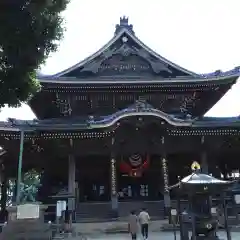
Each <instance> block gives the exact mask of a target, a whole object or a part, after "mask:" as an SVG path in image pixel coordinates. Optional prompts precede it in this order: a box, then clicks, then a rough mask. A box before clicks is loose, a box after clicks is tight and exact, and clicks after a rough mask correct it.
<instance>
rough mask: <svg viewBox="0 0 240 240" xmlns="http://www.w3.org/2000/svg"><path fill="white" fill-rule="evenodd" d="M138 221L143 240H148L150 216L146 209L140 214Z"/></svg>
mask: <svg viewBox="0 0 240 240" xmlns="http://www.w3.org/2000/svg"><path fill="white" fill-rule="evenodd" d="M138 219H139V223H140V226H141V232H142V236H143V239H145V240H146V239H147V238H148V224H149V221H150V216H149V214H148V212H147V210H146V209H145V208H143V209H142V211H141V212H140V214H139V216H138Z"/></svg>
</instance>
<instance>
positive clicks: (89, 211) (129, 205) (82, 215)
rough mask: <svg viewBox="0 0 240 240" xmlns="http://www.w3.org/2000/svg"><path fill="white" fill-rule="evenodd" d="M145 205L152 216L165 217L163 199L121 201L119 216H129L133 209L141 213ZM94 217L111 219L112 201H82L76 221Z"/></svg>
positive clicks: (84, 220)
mask: <svg viewBox="0 0 240 240" xmlns="http://www.w3.org/2000/svg"><path fill="white" fill-rule="evenodd" d="M143 207H144V208H146V209H147V211H148V212H149V215H150V216H151V217H153V218H156V219H163V218H164V205H163V202H162V201H156V202H154V201H153V202H150V201H149V202H143V201H141V202H140V201H139V202H137V201H136V202H119V204H118V213H119V218H125V217H128V215H129V213H130V212H131V211H132V210H135V211H136V213H139V212H140V210H141V209H142V208H143ZM92 219H104V220H107V219H111V203H109V202H106V203H80V204H79V207H78V208H77V211H76V222H86V220H89V221H90V220H91V221H92Z"/></svg>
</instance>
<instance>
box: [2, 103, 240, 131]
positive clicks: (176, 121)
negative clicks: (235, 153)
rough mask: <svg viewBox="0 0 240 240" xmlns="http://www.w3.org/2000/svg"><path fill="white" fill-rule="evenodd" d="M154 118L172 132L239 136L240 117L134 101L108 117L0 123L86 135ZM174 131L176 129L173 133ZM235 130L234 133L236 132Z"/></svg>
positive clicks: (6, 128)
mask: <svg viewBox="0 0 240 240" xmlns="http://www.w3.org/2000/svg"><path fill="white" fill-rule="evenodd" d="M136 116H139V117H146V116H149V117H154V118H156V119H159V123H161V122H163V121H164V122H165V123H167V124H169V125H170V126H173V127H175V128H180V129H181V128H183V129H186V128H187V129H188V130H194V129H195V130H196V129H214V128H216V129H217V128H229V129H231V128H234V129H235V130H236V129H237V130H236V131H237V132H238V133H240V117H231V118H216V117H202V118H195V119H193V118H191V116H188V115H187V116H185V117H184V118H183V117H182V116H181V117H178V116H174V115H169V114H166V113H164V112H162V111H160V110H158V109H155V108H154V107H152V106H151V105H150V104H147V103H145V102H141V101H136V102H135V103H134V104H132V105H131V106H129V107H127V108H125V109H123V110H120V111H117V112H116V113H114V114H111V115H108V116H101V117H95V116H89V117H85V118H84V117H76V118H58V119H45V120H31V121H24V120H17V119H9V120H8V121H7V122H0V130H1V131H13V132H18V131H20V130H25V131H36V130H39V131H52V130H54V131H63V130H67V131H74V130H83V131H86V132H88V131H89V132H91V131H95V130H97V131H99V130H104V129H108V128H112V127H113V126H117V125H118V123H119V122H121V121H122V120H124V119H125V118H129V117H136ZM175 130H176V129H175ZM235 130H234V131H235Z"/></svg>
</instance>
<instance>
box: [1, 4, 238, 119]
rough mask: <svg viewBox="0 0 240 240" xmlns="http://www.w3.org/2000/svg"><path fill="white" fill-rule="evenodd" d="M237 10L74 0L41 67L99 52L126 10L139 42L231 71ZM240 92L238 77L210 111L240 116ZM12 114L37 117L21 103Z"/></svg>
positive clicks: (188, 64) (194, 64) (180, 59)
mask: <svg viewBox="0 0 240 240" xmlns="http://www.w3.org/2000/svg"><path fill="white" fill-rule="evenodd" d="M239 9H240V1H239V0H211V1H210V0H181V1H179V0H148V1H144V0H141V1H139V0H131V1H129V0H121V1H116V0H101V1H99V0H71V3H70V4H69V5H68V8H67V10H66V11H65V12H63V14H62V15H63V17H64V18H65V28H66V32H65V34H64V38H63V40H62V41H61V42H60V45H59V49H58V51H57V52H55V53H53V54H51V56H50V57H49V58H48V60H47V62H46V64H45V66H42V68H41V71H42V73H44V74H54V73H57V72H59V71H62V70H64V69H66V68H68V67H71V66H72V65H74V64H76V63H78V62H80V61H81V60H83V59H84V58H86V57H87V56H89V55H90V54H93V53H94V52H96V51H97V50H98V49H99V48H101V47H102V46H103V45H104V44H105V43H106V42H108V41H109V40H110V39H111V38H112V37H113V34H114V30H115V25H116V24H118V23H119V18H120V17H121V16H123V15H125V16H127V17H129V22H130V23H131V24H133V28H134V31H135V34H136V36H137V37H138V38H140V39H141V41H143V42H144V43H145V44H146V45H148V46H149V47H150V48H151V49H153V50H154V51H156V52H157V53H159V54H160V55H162V56H163V57H165V58H167V59H169V60H170V61H172V62H174V63H176V64H178V65H180V66H182V67H184V68H187V69H189V70H191V71H194V72H197V73H208V72H213V71H215V70H218V69H221V70H229V69H232V68H234V67H236V66H239V65H240V46H239V45H240V30H239V23H240V14H239ZM239 92H240V81H238V82H237V83H236V84H235V85H234V86H233V87H232V89H231V90H229V92H228V93H227V94H226V95H225V96H224V97H223V98H222V99H221V100H220V101H219V102H218V103H217V104H216V105H215V106H214V107H213V108H212V109H211V110H210V111H209V112H208V113H207V116H216V117H228V116H229V117H230V116H239V115H240V104H239V103H240V96H239ZM8 117H11V118H18V119H32V118H34V117H35V116H34V114H33V113H32V111H31V109H30V108H29V107H28V106H27V105H25V104H23V105H22V107H21V108H18V109H15V108H7V107H6V108H4V109H2V111H1V113H0V120H6V119H7V118H8Z"/></svg>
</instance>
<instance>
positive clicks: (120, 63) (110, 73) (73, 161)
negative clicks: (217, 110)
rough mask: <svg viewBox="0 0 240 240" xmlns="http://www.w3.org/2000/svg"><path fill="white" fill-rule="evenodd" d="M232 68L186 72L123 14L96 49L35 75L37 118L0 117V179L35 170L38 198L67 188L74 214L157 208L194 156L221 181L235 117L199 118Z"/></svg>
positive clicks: (237, 129) (233, 144)
mask: <svg viewBox="0 0 240 240" xmlns="http://www.w3.org/2000/svg"><path fill="white" fill-rule="evenodd" d="M153 37H154V36H153ZM239 75H240V68H239V67H236V68H235V69H233V70H230V71H227V72H222V71H220V70H218V71H215V72H213V73H210V74H198V73H194V72H192V71H189V70H186V69H184V68H182V67H180V66H178V65H177V64H175V63H173V62H171V61H169V60H167V59H165V58H164V57H162V56H161V55H159V54H158V53H156V52H154V51H152V50H151V49H150V48H149V47H148V46H146V45H145V44H144V43H143V42H142V41H141V40H140V39H138V37H137V35H136V34H135V32H134V29H133V26H132V25H130V24H129V22H128V19H127V18H125V17H123V18H121V19H120V23H119V24H118V25H116V28H115V32H114V36H113V38H112V39H111V40H110V41H109V42H108V43H106V45H105V46H104V47H102V48H101V49H100V50H99V51H98V52H96V53H95V54H93V55H91V56H89V57H87V58H86V59H84V60H83V61H81V62H79V63H77V64H76V65H74V66H72V67H70V68H68V69H66V70H64V71H62V72H59V73H57V74H54V75H40V76H39V77H38V80H39V82H40V83H41V86H42V88H41V91H39V92H38V93H37V94H36V95H35V96H34V97H33V98H32V99H31V100H30V101H29V106H30V107H31V109H32V110H33V112H34V113H35V115H36V117H37V119H35V120H32V121H23V120H18V119H9V120H8V121H7V122H1V123H0V145H1V146H2V148H3V149H4V151H5V152H4V154H2V155H1V163H2V172H3V173H4V174H3V176H5V177H4V178H3V179H2V181H6V179H8V178H15V179H16V178H17V175H19V174H20V175H21V174H22V173H23V172H24V171H27V170H29V169H32V168H34V169H37V170H38V171H40V172H41V173H42V186H41V187H40V189H39V192H38V200H39V201H41V202H43V203H45V204H50V203H53V202H54V199H53V198H52V197H51V196H55V195H56V194H58V193H59V191H63V189H65V193H66V194H67V196H68V207H69V209H71V210H74V212H75V213H76V219H81V218H87V217H103V216H104V215H105V216H110V215H111V216H113V215H115V216H117V215H118V216H125V215H126V214H128V213H129V211H130V210H132V208H135V209H137V208H140V207H143V205H144V206H146V207H147V208H148V209H149V211H150V214H151V215H153V214H155V215H159V214H162V212H161V210H163V209H164V208H168V207H170V205H171V202H172V201H173V200H174V198H175V196H174V195H170V194H169V191H168V186H169V185H171V184H174V183H176V182H177V181H178V179H180V178H182V177H183V176H186V175H188V174H189V173H190V172H191V169H190V166H191V163H192V162H193V161H197V162H199V163H200V165H201V167H202V171H203V172H205V173H209V174H212V175H213V176H216V177H220V178H225V179H226V178H230V177H231V174H232V173H233V172H236V171H238V170H239V168H240V164H239V158H240V148H239V146H240V145H239V143H240V140H239V136H240V118H239V117H234V118H216V117H204V114H205V113H206V112H207V111H208V110H209V109H211V108H212V106H213V105H215V104H216V103H217V102H218V101H219V100H220V99H221V98H222V97H223V96H224V94H225V93H226V92H227V91H228V90H229V89H230V88H231V87H232V85H233V84H235V83H236V80H237V79H238V77H239ZM223 111H224V110H223ZM4 179H5V180H4ZM18 180H19V178H18ZM20 180H21V178H20ZM20 180H19V181H20Z"/></svg>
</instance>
